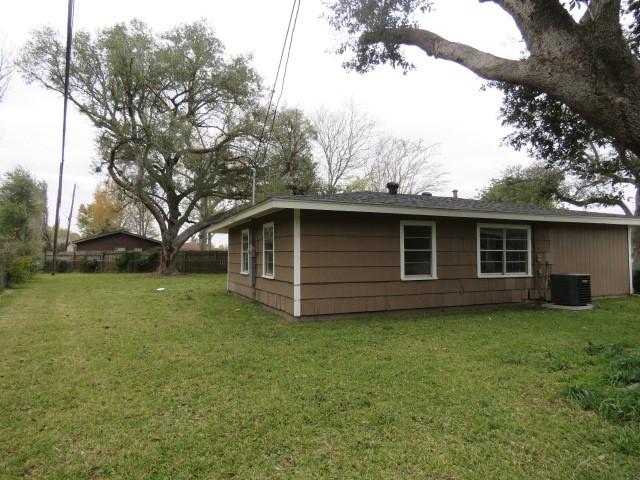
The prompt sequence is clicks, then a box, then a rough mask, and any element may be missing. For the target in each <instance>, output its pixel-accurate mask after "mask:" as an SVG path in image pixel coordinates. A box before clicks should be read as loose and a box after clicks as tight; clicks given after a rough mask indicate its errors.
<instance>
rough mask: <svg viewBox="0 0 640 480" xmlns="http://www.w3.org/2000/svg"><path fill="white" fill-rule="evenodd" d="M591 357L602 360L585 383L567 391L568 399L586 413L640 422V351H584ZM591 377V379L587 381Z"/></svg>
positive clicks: (600, 347) (620, 348) (619, 347)
mask: <svg viewBox="0 0 640 480" xmlns="http://www.w3.org/2000/svg"><path fill="white" fill-rule="evenodd" d="M584 351H585V353H587V354H588V355H591V356H594V357H599V361H596V362H594V365H593V369H595V370H596V371H597V372H598V373H599V375H593V373H592V372H587V374H585V375H584V378H583V380H582V383H578V384H574V385H572V386H570V387H569V388H568V389H567V392H566V396H567V398H569V399H571V400H574V401H576V402H577V403H578V404H579V405H580V406H581V407H582V408H583V409H584V410H592V411H595V412H597V413H599V414H600V415H601V416H602V417H604V418H606V419H607V420H610V421H613V422H620V423H625V422H639V421H640V388H636V385H637V384H638V382H640V350H638V349H634V348H630V347H625V346H622V345H620V344H613V345H608V346H607V345H594V344H591V343H589V344H588V345H587V346H586V347H585V349H584ZM587 376H588V378H587Z"/></svg>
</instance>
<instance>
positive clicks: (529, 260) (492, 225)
mask: <svg viewBox="0 0 640 480" xmlns="http://www.w3.org/2000/svg"><path fill="white" fill-rule="evenodd" d="M481 228H508V229H513V230H526V231H527V272H526V273H482V272H481V270H480V269H481V264H480V257H481V255H480V229H481ZM532 249H533V245H532V243H531V225H518V224H513V223H478V224H477V226H476V264H477V269H478V278H527V277H532V276H533V274H532V271H531V270H532V269H531V266H532V260H533V256H532Z"/></svg>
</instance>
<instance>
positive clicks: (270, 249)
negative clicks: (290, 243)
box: [262, 222, 275, 278]
mask: <svg viewBox="0 0 640 480" xmlns="http://www.w3.org/2000/svg"><path fill="white" fill-rule="evenodd" d="M274 244H275V235H274V226H273V222H269V223H265V224H264V225H263V226H262V276H263V277H265V278H273V277H274Z"/></svg>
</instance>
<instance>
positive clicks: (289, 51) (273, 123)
mask: <svg viewBox="0 0 640 480" xmlns="http://www.w3.org/2000/svg"><path fill="white" fill-rule="evenodd" d="M299 12H300V0H298V8H297V9H296V16H295V18H294V20H293V28H292V29H291V38H290V40H289V49H288V51H287V60H286V61H285V63H284V71H283V73H282V83H281V85H280V94H279V95H278V100H277V101H276V106H275V107H274V108H273V118H272V120H271V129H270V130H269V140H271V134H272V132H273V127H274V125H275V123H276V115H277V114H278V106H279V105H280V100H282V95H283V93H284V83H285V80H286V78H287V70H288V69H289V58H290V57H291V47H292V45H293V35H294V34H295V32H296V26H297V24H298V13H299ZM267 144H268V142H267Z"/></svg>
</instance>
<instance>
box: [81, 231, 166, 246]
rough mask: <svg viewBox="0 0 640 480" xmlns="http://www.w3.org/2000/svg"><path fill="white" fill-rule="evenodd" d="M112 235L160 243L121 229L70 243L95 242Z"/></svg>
mask: <svg viewBox="0 0 640 480" xmlns="http://www.w3.org/2000/svg"><path fill="white" fill-rule="evenodd" d="M112 235H127V236H129V237H134V238H139V239H141V240H146V241H148V242H153V243H156V244H158V245H160V244H161V242H160V241H158V240H156V239H155V238H149V237H145V236H143V235H138V234H135V233H131V232H128V231H126V230H124V229H122V228H121V229H119V230H113V231H111V232H104V233H96V234H95V235H88V236H86V237H82V238H79V239H78V240H74V241H73V242H71V243H82V242H86V241H88V240H96V239H98V238H103V237H110V236H112Z"/></svg>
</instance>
